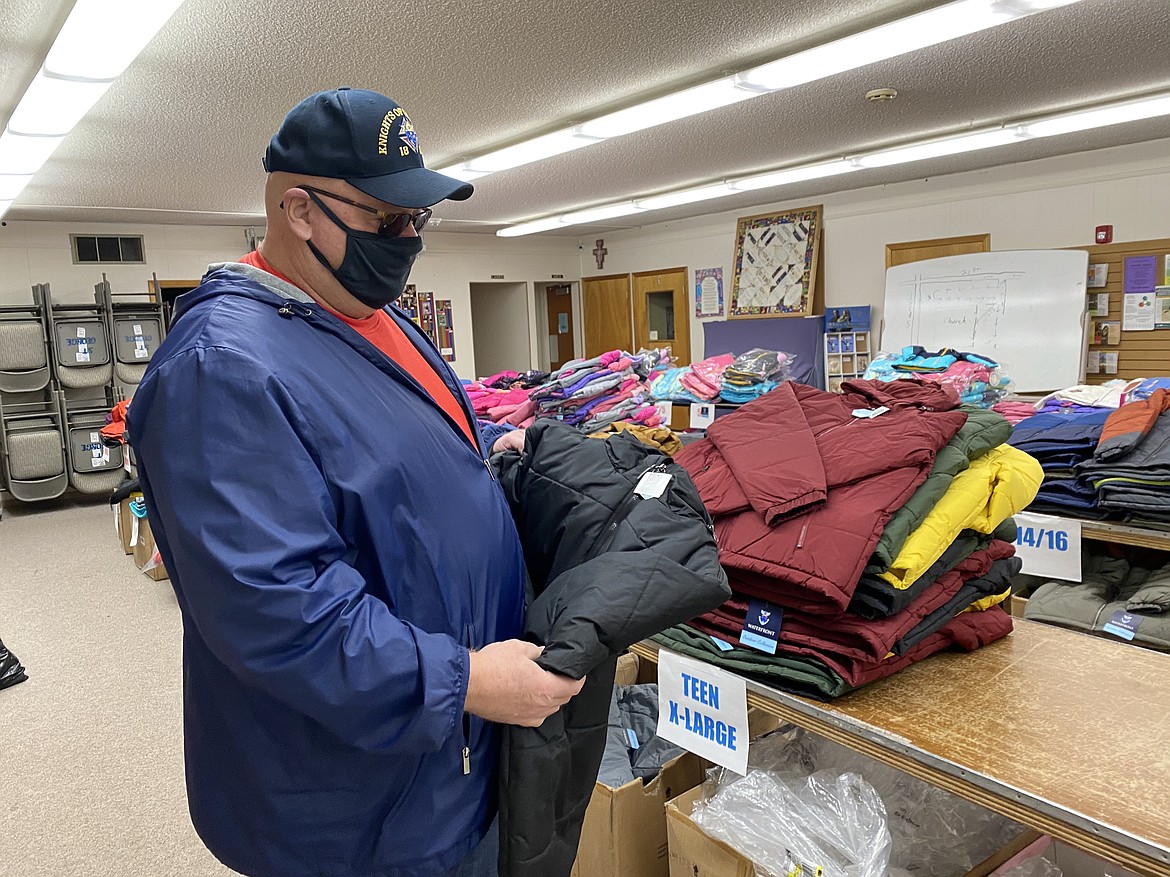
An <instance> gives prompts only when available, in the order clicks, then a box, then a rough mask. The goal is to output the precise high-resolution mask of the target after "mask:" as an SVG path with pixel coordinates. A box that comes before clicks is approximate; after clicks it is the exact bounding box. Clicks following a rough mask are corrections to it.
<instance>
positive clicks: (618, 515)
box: [585, 462, 666, 560]
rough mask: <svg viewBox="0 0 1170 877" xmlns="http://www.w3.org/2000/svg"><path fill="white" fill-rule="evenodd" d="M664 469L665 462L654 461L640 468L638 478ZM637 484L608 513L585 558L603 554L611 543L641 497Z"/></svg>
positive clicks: (589, 558) (588, 558)
mask: <svg viewBox="0 0 1170 877" xmlns="http://www.w3.org/2000/svg"><path fill="white" fill-rule="evenodd" d="M665 471H666V463H664V462H663V463H655V464H654V465H653V466H650V467H648V468H646V469H644V470H642V472H640V473H639V474H638V480H639V481H641V479H642V476H643V475H645V474H646V473H647V472H665ZM637 486H638V484H637V482H635V483H634V487H633V488H631V489H630V492H629V494H627V495H626V498H625V499H623V500H622V501H621V503H620V504H619V505H618V507H617V508H615V509H614V510H613V511H612V512H611V513H610V516H609V517H608V518H607V519H606V521H605V524H604V525H603V526H602V528H601V533H600V534H599V535H598V537H597V540H596V541H595V542H594V543H593V547H592V548H590V549H589V553H588V554H586V555H585V560H592V559H593V558H595V557H597V556H598V555H600V554H603V553H604V552H605V551H606V550H607V549H608V548H609V546H610V545H612V544H613V540H614V537H615V536H616V535H617V530H618V527H620V526H621V524H622V521H624V520H625V519H626V518H627V517H629V514H630V512H631V511H633V509H634V506H636V505H637V504H638V503H639V502H640V501H641V499H642V497H640V496H639V495H638V494H637V493H636V492H635V491H636V489H637Z"/></svg>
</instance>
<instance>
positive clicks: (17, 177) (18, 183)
mask: <svg viewBox="0 0 1170 877" xmlns="http://www.w3.org/2000/svg"><path fill="white" fill-rule="evenodd" d="M32 178H33V175H32V174H0V201H15V200H16V199H17V197H19V195H20V193H21V192H23V191H24V187H25V186H27V185H28V184H29V181H31V180H32Z"/></svg>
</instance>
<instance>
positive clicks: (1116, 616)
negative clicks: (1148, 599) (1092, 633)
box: [1104, 609, 1142, 640]
mask: <svg viewBox="0 0 1170 877" xmlns="http://www.w3.org/2000/svg"><path fill="white" fill-rule="evenodd" d="M1141 623H1142V617H1141V616H1140V615H1132V614H1130V613H1129V612H1126V611H1125V610H1124V609H1118V610H1117V611H1116V612H1114V613H1113V617H1112V618H1110V619H1109V621H1108V622H1106V624H1105V628H1104V629H1105V632H1106V633H1111V634H1113V635H1114V636H1119V637H1121V638H1122V639H1125V640H1131V639H1133V637H1134V634H1135V633H1136V632H1137V629H1138V625H1140V624H1141Z"/></svg>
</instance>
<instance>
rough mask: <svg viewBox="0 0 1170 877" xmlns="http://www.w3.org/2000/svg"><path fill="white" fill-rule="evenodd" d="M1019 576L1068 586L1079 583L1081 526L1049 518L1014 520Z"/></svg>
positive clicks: (1022, 515)
mask: <svg viewBox="0 0 1170 877" xmlns="http://www.w3.org/2000/svg"><path fill="white" fill-rule="evenodd" d="M1015 518H1016V527H1017V529H1018V533H1017V534H1016V556H1017V557H1019V558H1020V560H1022V561H1023V563H1024V566H1023V569H1022V570H1021V572H1024V573H1027V574H1028V575H1033V576H1046V577H1048V578H1053V579H1063V580H1064V581H1069V582H1079V581H1080V580H1081V522H1080V521H1077V520H1074V519H1071V518H1059V517H1055V516H1052V515H1034V514H1030V513H1024V512H1022V513H1020V514H1017V515H1016V516H1015Z"/></svg>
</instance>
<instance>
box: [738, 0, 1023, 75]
mask: <svg viewBox="0 0 1170 877" xmlns="http://www.w3.org/2000/svg"><path fill="white" fill-rule="evenodd" d="M1021 16H1022V13H1020V12H1017V11H1014V10H1011V9H1005V8H1003V7H1002V6H1000V4H998V3H994V2H988V0H959V2H957V3H948V4H946V5H945V6H939V7H937V8H935V9H929V10H927V11H926V12H920V13H918V14H917V15H910V16H907V17H906V18H900V19H898V20H897V21H892V22H890V23H889V24H883V25H880V26H879V27H874V28H870V29H869V30H866V31H862V32H861V33H857V34H853V35H852V36H848V37H843V38H842V39H839V40H834V41H833V42H831V43H825V44H824V45H821V46H815V47H813V48H811V49H808V50H806V51H804V52H798V53H797V54H795V55H789V56H788V57H787V58H780V59H779V60H777V61H772V62H771V63H769V64H763V65H761V66H759V67H756V68H754V69H752V70H748V71H747V72H746V73H742V74H740V76H739V77H738V79H739V82H740V84H741V85H743V86H746V87H750V88H756V89H760V90H763V91H775V90H777V89H781V88H791V87H793V86H795V85H802V84H804V83H806V82H813V81H815V80H817V79H824V78H825V77H827V76H834V75H836V74H838V73H844V72H845V71H846V70H856V69H857V68H858V67H864V66H866V65H867V64H874V63H877V62H878V61H885V60H886V59H888V58H896V57H897V56H899V55H905V54H907V53H909V52H914V51H917V50H919V49H924V48H926V47H927V46H933V45H937V44H938V43H943V42H946V41H947V40H953V39H957V38H958V37H963V36H967V35H968V34H973V33H976V32H978V31H981V30H987V29H988V28H991V27H995V26H996V25H998V24H1003V23H1004V22H1007V21H1011V20H1012V19H1015V18H1020V17H1021Z"/></svg>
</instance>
